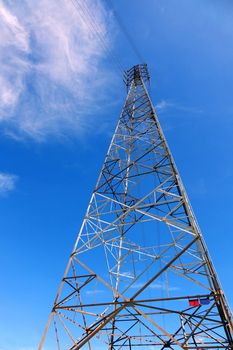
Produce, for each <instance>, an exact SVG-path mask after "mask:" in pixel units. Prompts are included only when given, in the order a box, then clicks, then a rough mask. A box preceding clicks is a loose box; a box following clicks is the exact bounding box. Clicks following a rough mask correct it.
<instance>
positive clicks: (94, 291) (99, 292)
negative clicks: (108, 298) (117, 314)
mask: <svg viewBox="0 0 233 350" xmlns="http://www.w3.org/2000/svg"><path fill="white" fill-rule="evenodd" d="M102 293H104V290H103V289H93V290H91V289H90V290H87V291H86V294H87V295H96V294H102Z"/></svg>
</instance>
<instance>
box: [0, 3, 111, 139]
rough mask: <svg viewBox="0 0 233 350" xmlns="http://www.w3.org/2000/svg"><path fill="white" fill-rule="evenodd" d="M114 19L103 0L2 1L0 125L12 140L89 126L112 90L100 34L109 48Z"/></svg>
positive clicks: (41, 137) (0, 19) (44, 135)
mask: <svg viewBox="0 0 233 350" xmlns="http://www.w3.org/2000/svg"><path fill="white" fill-rule="evenodd" d="M74 3H76V7H75V6H74ZM93 14H94V19H93V18H92V16H93ZM110 17H111V16H109V13H107V12H106V11H105V8H104V7H103V4H102V2H101V1H100V0H85V1H79V0H77V1H76V0H75V1H73V2H72V1H71V0H69V1H64V0H41V1H37V2H34V1H30V0H22V1H20V2H18V1H16V0H13V1H11V2H7V1H1V0H0V57H1V58H0V65H1V71H0V123H1V125H3V126H4V128H5V130H6V133H7V134H8V135H10V136H12V137H15V138H16V139H19V138H20V137H25V135H28V136H30V137H33V138H36V139H38V140H39V139H43V138H45V137H46V136H48V135H49V134H60V133H61V134H62V133H63V132H64V131H65V130H75V131H77V132H81V131H83V130H84V129H85V128H86V127H87V125H88V124H90V123H88V122H87V120H85V118H84V115H85V116H86V117H87V116H88V115H90V105H91V103H92V102H93V101H95V105H96V104H97V101H98V102H99V103H100V101H101V99H102V98H103V94H104V92H106V90H104V88H106V89H107V83H106V82H107V77H106V72H104V70H102V69H101V61H102V59H103V58H104V57H105V55H106V52H105V48H104V47H103V46H102V44H101V42H100V41H99V40H98V35H100V36H101V37H102V38H104V42H105V46H107V47H108V48H109V45H110V43H109V40H108V36H107V29H108V26H109V25H111V18H110ZM94 30H95V31H97V32H98V34H97V36H96V34H94ZM87 106H88V108H87Z"/></svg>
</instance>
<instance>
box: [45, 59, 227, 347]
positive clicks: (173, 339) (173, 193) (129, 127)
mask: <svg viewBox="0 0 233 350" xmlns="http://www.w3.org/2000/svg"><path fill="white" fill-rule="evenodd" d="M148 82H149V73H148V69H147V66H146V65H145V64H142V65H136V66H134V67H132V68H131V69H130V70H128V71H127V72H126V75H125V83H126V86H127V89H128V93H127V97H126V101H125V104H124V107H123V110H122V113H121V115H120V119H119V122H118V124H117V127H116V130H115V132H114V135H113V138H112V141H111V143H110V147H109V150H108V152H107V155H106V158H105V161H104V164H103V167H102V170H101V172H100V176H99V178H98V181H97V184H96V187H95V189H94V191H93V193H92V196H91V200H90V203H89V206H88V209H87V212H86V215H85V218H84V220H83V223H82V226H81V229H80V232H79V234H78V237H77V241H76V244H75V246H74V249H73V251H72V254H71V255H70V259H69V262H68V265H67V268H66V270H65V274H64V276H63V279H62V282H61V285H60V287H59V290H58V293H57V296H56V299H55V302H54V305H53V308H52V311H51V314H50V317H49V320H48V323H47V326H46V329H45V332H44V335H43V337H42V340H41V343H40V346H39V349H70V350H71V349H72V350H76V349H81V348H82V349H88V350H91V349H94V350H98V349H103V350H104V349H106V350H107V349H109V350H119V349H133V350H139V349H148V350H151V349H165V348H170V349H179V348H182V349H203V350H204V349H232V348H233V342H232V330H233V327H232V320H231V312H230V310H229V307H228V305H227V302H226V299H225V296H224V293H223V290H222V288H221V286H220V283H219V280H218V277H217V275H216V272H215V269H214V265H213V263H212V261H211V258H210V256H209V253H208V251H207V248H206V245H205V243H204V240H203V237H202V234H201V231H200V228H199V226H198V224H197V221H196V218H195V216H194V214H193V211H192V208H191V205H190V202H189V200H188V197H187V194H186V192H185V189H184V186H183V184H182V182H181V179H180V176H179V173H178V170H177V168H176V165H175V163H174V160H173V157H172V155H171V152H170V150H169V148H168V145H167V142H166V140H165V137H164V135H163V132H162V129H161V127H160V124H159V121H158V118H157V116H156V113H155V111H154V108H153V106H152V102H151V100H150V98H149V95H148V92H147V88H146V85H147V84H148Z"/></svg>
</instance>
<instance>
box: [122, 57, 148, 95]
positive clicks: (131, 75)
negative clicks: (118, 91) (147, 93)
mask: <svg viewBox="0 0 233 350" xmlns="http://www.w3.org/2000/svg"><path fill="white" fill-rule="evenodd" d="M141 80H143V81H144V82H148V83H149V82H150V75H149V71H148V67H147V64H146V63H143V64H137V65H136V66H133V67H132V68H130V69H128V70H127V71H125V73H124V82H125V85H126V87H127V89H129V87H130V85H131V83H132V81H134V83H135V85H139V84H141Z"/></svg>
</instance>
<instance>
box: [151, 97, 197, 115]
mask: <svg viewBox="0 0 233 350" xmlns="http://www.w3.org/2000/svg"><path fill="white" fill-rule="evenodd" d="M171 108H173V109H175V110H178V111H182V112H187V113H202V112H203V111H202V110H201V109H198V108H195V107H189V106H184V105H181V104H178V103H174V102H170V101H167V100H161V101H159V102H158V103H157V104H156V105H155V110H156V111H158V112H160V113H161V112H166V111H167V110H168V109H171Z"/></svg>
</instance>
